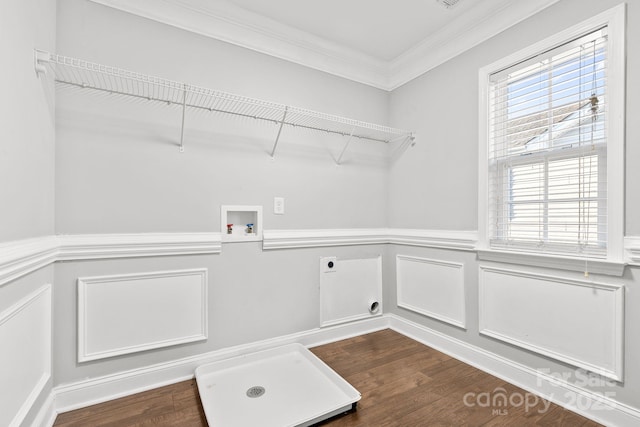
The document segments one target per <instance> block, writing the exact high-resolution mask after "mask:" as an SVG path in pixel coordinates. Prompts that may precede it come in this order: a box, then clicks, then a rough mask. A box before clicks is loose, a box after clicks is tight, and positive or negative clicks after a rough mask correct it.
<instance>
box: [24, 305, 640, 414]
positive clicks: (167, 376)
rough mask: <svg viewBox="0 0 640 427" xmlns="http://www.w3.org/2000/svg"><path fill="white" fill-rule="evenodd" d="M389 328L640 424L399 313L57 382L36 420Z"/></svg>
mask: <svg viewBox="0 0 640 427" xmlns="http://www.w3.org/2000/svg"><path fill="white" fill-rule="evenodd" d="M387 328H391V329H393V330H394V331H396V332H398V333H401V334H403V335H405V336H407V337H410V338H412V339H414V340H416V341H418V342H421V343H423V344H425V345H428V346H429V347H432V348H434V349H436V350H439V351H442V352H443V353H446V354H448V355H450V356H452V357H454V358H456V359H458V360H461V361H463V362H465V363H467V364H469V365H471V366H474V367H476V368H478V369H481V370H482V371H485V372H487V373H489V374H491V375H494V376H496V377H499V378H501V379H503V380H505V381H507V382H509V383H511V384H514V385H516V386H518V387H520V388H522V389H524V390H526V391H528V392H530V393H533V394H535V395H538V396H540V397H543V398H545V399H547V400H550V401H552V402H553V403H555V404H558V405H560V406H562V407H564V408H567V409H568V410H571V411H573V412H576V413H578V414H580V415H583V416H585V417H587V418H590V419H592V420H594V421H597V422H599V423H601V424H604V425H608V426H620V427H627V426H629V427H631V426H637V425H640V410H639V409H636V408H632V407H630V406H628V405H625V404H622V403H619V402H617V401H616V400H614V399H612V398H610V397H604V396H601V395H599V394H597V393H594V392H591V391H587V390H585V389H582V388H579V387H576V386H574V385H572V384H570V383H568V382H564V381H560V380H558V379H557V378H555V377H553V376H551V375H547V374H544V373H541V372H539V371H536V370H535V369H532V368H530V367H528V366H524V365H521V364H519V363H516V362H513V361H511V360H508V359H506V358H504V357H502V356H499V355H497V354H494V353H491V352H489V351H486V350H484V349H481V348H479V347H476V346H473V345H470V344H468V343H466V342H463V341H460V340H458V339H455V338H452V337H450V336H447V335H445V334H442V333H440V332H437V331H434V330H432V329H429V328H427V327H425V326H422V325H419V324H417V323H414V322H411V321H408V320H406V319H403V318H401V317H398V316H396V315H393V314H385V315H383V316H380V317H375V318H370V319H366V320H361V321H357V322H353V323H347V324H343V325H338V326H332V327H327V328H320V329H312V330H309V331H304V332H300V333H296V334H291V335H285V336H281V337H277V338H273V339H268V340H264V341H258V342H254V343H250V344H246V345H241V346H236V347H230V348H225V349H221V350H216V351H213V352H210V353H205V354H200V355H197V356H193V357H187V358H183V359H179V360H175V361H171V362H167V363H161V364H156V365H152V366H148V367H145V368H142V369H133V370H130V371H126V372H120V373H117V374H112V375H107V376H103V377H100V378H94V379H91V380H86V381H79V382H76V383H73V384H66V385H61V386H58V387H55V388H54V390H53V393H52V396H53V397H50V399H49V400H48V401H47V404H45V405H43V407H42V409H41V410H40V413H39V414H38V416H37V418H36V420H40V422H41V423H40V424H35V423H34V426H46V427H50V426H52V425H53V422H54V420H55V417H52V416H51V414H52V413H53V411H54V410H55V413H61V412H66V411H70V410H73V409H78V408H82V407H86V406H89V405H93V404H96V403H101V402H105V401H108V400H112V399H116V398H119V397H123V396H127V395H131V394H134V393H138V392H141V391H145V390H150V389H153V388H156V387H161V386H164V385H168V384H172V383H176V382H179V381H183V380H187V379H190V378H193V373H194V371H195V368H196V367H197V366H199V365H202V364H205V363H210V362H214V361H217V360H222V359H226V358H230V357H234V356H238V355H242V354H247V353H251V352H254V351H260V350H265V349H268V348H272V347H276V346H279V345H285V344H290V343H295V342H298V343H301V344H303V345H305V346H307V347H315V346H318V345H322V344H326V343H330V342H335V341H339V340H342V339H347V338H350V337H353V336H358V335H362V334H366V333H370V332H374V331H378V330H382V329H387ZM52 402H53V404H52ZM576 403H578V404H576Z"/></svg>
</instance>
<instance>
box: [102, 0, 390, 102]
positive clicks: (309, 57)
mask: <svg viewBox="0 0 640 427" xmlns="http://www.w3.org/2000/svg"><path fill="white" fill-rule="evenodd" d="M90 1H92V2H94V3H98V4H101V5H103V6H108V7H111V8H114V9H118V10H121V11H124V12H128V13H131V14H134V15H137V16H141V17H143V18H147V19H151V20H153V21H157V22H160V23H163V24H167V25H171V26H173V27H177V28H180V29H183V30H186V31H190V32H193V33H196V34H199V35H202V36H206V37H210V38H213V39H216V40H221V41H223V42H227V43H230V44H234V45H237V46H240V47H244V48H246V49H250V50H254V51H257V52H260V53H264V54H267V55H270V56H273V57H276V58H280V59H284V60H286V61H289V62H293V63H295V64H299V65H302V66H305V67H309V68H313V69H316V70H319V71H324V72H326V73H329V74H333V75H336V76H338V77H342V78H345V79H348V80H354V81H357V82H359V83H363V84H366V85H369V86H373V87H377V88H381V89H385V90H388V89H389V64H388V63H387V62H386V61H382V60H378V59H376V58H374V57H373V56H370V55H367V54H364V53H362V52H360V51H358V50H355V49H350V48H347V47H345V46H342V45H340V44H337V43H334V42H331V41H329V40H326V39H324V38H321V37H317V36H315V35H313V34H310V33H307V32H305V31H300V30H298V29H295V28H292V27H290V26H287V25H284V24H281V23H279V22H276V21H274V20H272V19H269V18H266V17H264V16H261V15H258V14H256V13H253V12H249V11H247V10H245V9H242V8H240V7H237V6H235V5H233V4H231V3H228V4H227V3H225V4H224V7H221V6H220V5H219V4H217V3H216V2H209V3H206V7H205V3H202V4H200V5H199V6H197V7H196V6H194V5H193V4H187V2H185V1H181V0H138V1H135V2H132V1H129V0H90Z"/></svg>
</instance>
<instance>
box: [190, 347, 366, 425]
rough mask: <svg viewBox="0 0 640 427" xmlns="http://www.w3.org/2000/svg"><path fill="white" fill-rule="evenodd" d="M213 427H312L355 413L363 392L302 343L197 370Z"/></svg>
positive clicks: (201, 391) (203, 402)
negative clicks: (344, 413) (351, 412)
mask: <svg viewBox="0 0 640 427" xmlns="http://www.w3.org/2000/svg"><path fill="white" fill-rule="evenodd" d="M196 381H197V383H198V390H199V392H200V399H201V400H202V406H203V408H204V412H205V414H206V416H207V422H208V423H209V426H211V427H235V426H237V427H246V426H254V425H256V426H258V425H259V426H261V427H270V426H273V427H284V426H310V425H313V424H315V423H318V422H320V421H322V420H325V419H327V418H331V417H333V416H335V415H338V414H341V413H343V412H346V411H349V410H351V409H352V408H355V405H356V403H357V402H358V401H359V400H360V393H359V392H358V390H356V389H355V388H353V386H351V384H349V383H348V382H347V381H345V380H344V379H343V378H342V377H340V376H339V375H338V374H337V373H336V372H335V371H334V370H332V369H331V368H330V367H329V366H327V365H326V364H325V363H324V362H323V361H322V360H320V359H319V358H318V357H317V356H315V355H314V354H313V353H311V352H310V351H309V350H308V349H307V348H305V347H304V346H303V345H300V344H289V345H285V346H281V347H276V348H273V349H269V350H264V351H259V352H256V353H251V354H247V355H243V356H238V357H234V358H231V359H226V360H221V361H219V362H214V363H209V364H206V365H202V366H200V367H198V368H197V369H196Z"/></svg>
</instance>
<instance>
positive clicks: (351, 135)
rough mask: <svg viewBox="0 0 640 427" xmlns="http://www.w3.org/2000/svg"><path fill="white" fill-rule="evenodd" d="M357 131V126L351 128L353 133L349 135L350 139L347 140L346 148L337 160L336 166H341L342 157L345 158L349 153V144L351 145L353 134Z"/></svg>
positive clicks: (343, 148)
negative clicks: (345, 154) (347, 152)
mask: <svg viewBox="0 0 640 427" xmlns="http://www.w3.org/2000/svg"><path fill="white" fill-rule="evenodd" d="M355 130H356V127H355V126H354V127H352V128H351V133H349V139H347V142H346V143H345V144H344V147H342V151H341V152H340V156H338V160H336V166H339V165H340V164H341V163H342V156H344V153H345V152H346V151H347V147H349V144H351V140H352V139H353V132H355Z"/></svg>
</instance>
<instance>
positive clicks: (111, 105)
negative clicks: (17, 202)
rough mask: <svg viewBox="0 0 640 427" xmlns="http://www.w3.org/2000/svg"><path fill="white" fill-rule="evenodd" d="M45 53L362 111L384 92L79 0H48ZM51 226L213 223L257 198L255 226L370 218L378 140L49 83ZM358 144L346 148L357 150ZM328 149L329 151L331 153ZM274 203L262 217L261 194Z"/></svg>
mask: <svg viewBox="0 0 640 427" xmlns="http://www.w3.org/2000/svg"><path fill="white" fill-rule="evenodd" d="M58 52H59V53H61V54H64V55H69V56H76V57H80V58H84V59H87V60H91V61H95V62H99V63H104V64H108V65H114V66H118V67H121V68H126V69H133V70H135V71H139V72H142V73H149V74H152V75H158V76H161V77H164V78H168V79H172V80H178V81H182V82H187V83H190V84H196V85H199V86H204V87H208V88H212V89H216V90H222V91H226V92H232V93H236V94H239V95H244V96H250V97H255V98H260V99H265V100H270V101H274V102H279V103H283V104H288V105H294V106H299V107H304V108H309V109H314V110H318V111H323V112H327V113H332V114H337V115H343V116H347V117H352V118H356V119H360V120H364V121H369V122H381V123H386V122H387V116H388V108H387V107H388V93H386V92H384V91H381V90H377V89H373V88H371V87H368V86H364V85H361V84H357V83H353V82H350V81H346V80H344V79H341V78H338V77H334V76H330V75H327V74H325V73H322V72H318V71H313V70H310V69H308V68H305V67H301V66H298V65H295V64H292V63H288V62H285V61H282V60H279V59H275V58H272V57H269V56H266V55H263V54H259V53H256V52H253V51H249V50H247V49H243V48H239V47H237V46H233V45H229V44H226V43H223V42H219V41H216V40H212V39H209V38H206V37H201V36H198V35H195V34H192V33H188V32H186V31H183V30H179V29H177V28H173V27H169V26H167V25H163V24H159V23H157V22H153V21H150V20H146V19H143V18H140V17H135V16H133V15H129V14H127V13H124V12H120V11H117V10H114V9H111V8H107V7H104V6H100V5H97V4H95V3H90V2H88V1H83V0H71V1H65V2H61V3H60V4H59V8H58ZM58 97H59V99H58V108H57V119H56V125H57V129H56V131H57V152H56V156H57V159H56V160H57V165H56V231H57V232H58V233H109V232H172V231H198V232H200V231H218V230H219V228H220V225H219V224H220V221H219V209H220V205H221V204H246V205H263V206H264V208H265V228H269V229H295V228H345V227H381V226H384V225H385V224H386V206H385V202H386V187H387V181H388V180H387V175H388V170H387V167H386V161H385V158H384V154H385V152H384V150H385V149H386V147H384V145H382V144H376V143H371V144H365V143H354V144H352V147H351V148H350V149H349V151H348V153H347V155H346V157H345V162H344V164H343V165H342V166H339V167H336V165H335V162H334V160H333V158H337V156H338V155H339V152H340V150H341V149H342V144H344V142H345V141H346V138H343V137H340V136H332V135H325V134H318V133H316V132H311V131H302V130H298V129H290V128H285V129H284V130H283V133H282V137H281V140H280V142H279V145H278V151H277V152H276V158H275V160H271V157H270V155H269V153H270V151H271V149H272V147H273V144H274V141H275V137H276V134H277V130H278V128H277V126H276V125H275V124H258V123H256V122H254V121H253V120H252V119H234V118H232V117H231V118H230V117H229V116H224V115H220V114H208V113H192V112H189V113H188V114H187V117H186V130H185V145H186V151H185V152H184V153H182V154H181V153H179V152H178V148H177V145H176V144H177V143H178V141H179V136H180V119H181V110H180V108H179V107H177V106H174V107H168V106H165V105H153V104H150V103H146V102H139V103H135V102H134V103H131V102H127V101H126V100H125V101H123V100H122V99H113V98H110V97H107V96H104V95H98V96H91V94H86V93H82V94H81V93H77V92H76V91H73V90H72V91H69V90H64V88H63V89H61V90H59V91H58ZM356 153H357V155H356ZM332 156H333V157H332ZM274 196H282V197H285V206H286V214H285V215H284V216H275V215H273V197H274Z"/></svg>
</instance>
